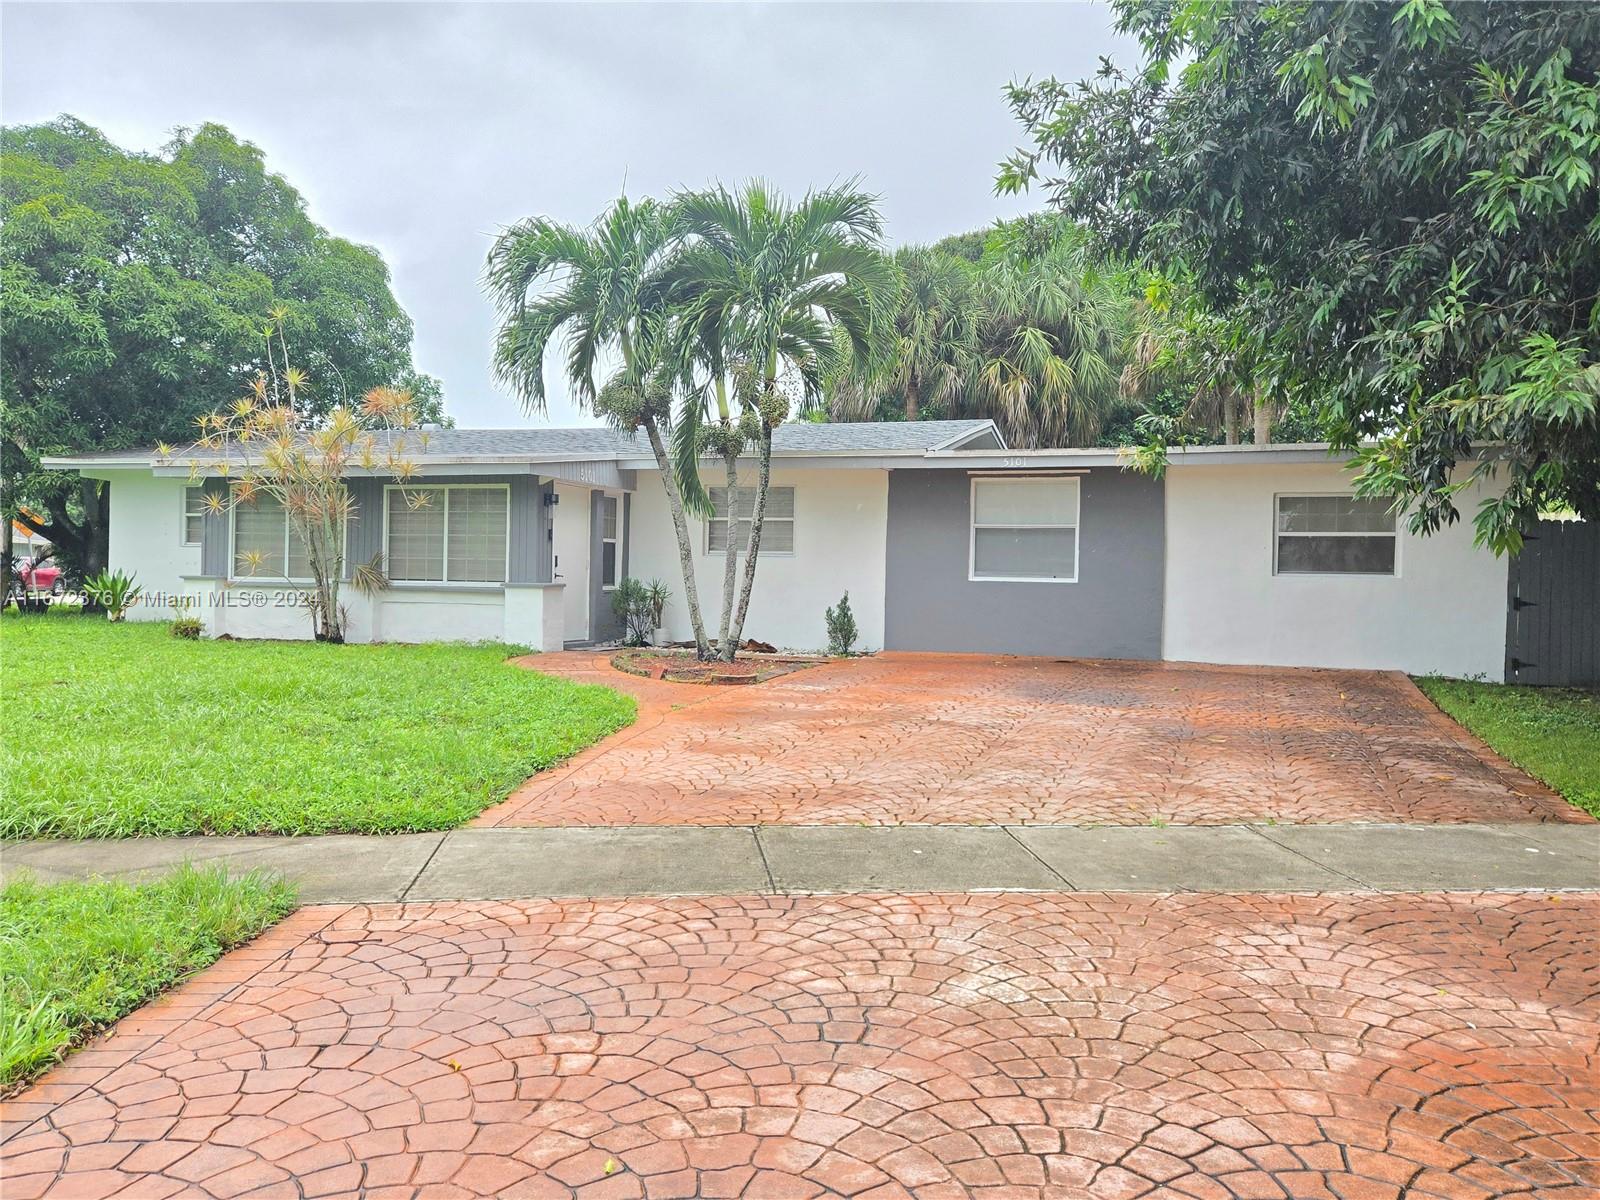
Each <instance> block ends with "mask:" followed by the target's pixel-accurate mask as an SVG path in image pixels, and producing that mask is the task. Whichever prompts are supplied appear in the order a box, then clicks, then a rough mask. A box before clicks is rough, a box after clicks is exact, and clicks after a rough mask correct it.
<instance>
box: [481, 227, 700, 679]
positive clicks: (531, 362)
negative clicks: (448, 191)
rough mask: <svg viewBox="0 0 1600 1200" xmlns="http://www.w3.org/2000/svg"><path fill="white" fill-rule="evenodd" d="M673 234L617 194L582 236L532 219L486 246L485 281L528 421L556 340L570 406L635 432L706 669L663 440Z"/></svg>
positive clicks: (500, 354) (510, 380) (499, 362)
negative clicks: (661, 506) (652, 467)
mask: <svg viewBox="0 0 1600 1200" xmlns="http://www.w3.org/2000/svg"><path fill="white" fill-rule="evenodd" d="M680 233H681V228H680V225H679V223H678V220H677V216H676V214H675V213H674V211H673V209H672V207H671V206H667V205H662V204H658V203H656V202H655V201H653V200H645V201H642V202H640V203H638V204H634V203H632V202H630V201H629V200H628V199H627V197H626V196H624V197H622V198H620V199H618V200H617V202H616V203H615V204H614V205H612V207H611V209H610V210H609V211H608V212H606V213H605V214H604V215H602V216H601V217H600V218H599V219H598V220H597V221H595V223H594V224H593V225H591V226H589V227H588V228H586V229H578V228H575V227H573V226H571V225H563V224H561V223H559V222H556V221H551V220H549V219H547V218H544V217H531V218H529V219H527V220H525V221H520V222H518V223H517V224H515V225H513V226H511V227H510V228H509V229H506V230H505V231H503V232H502V233H501V234H500V236H499V237H498V238H496V239H495V244H494V247H493V248H492V249H491V250H490V252H489V261H488V265H487V267H486V269H485V275H484V278H485V284H486V286H487V287H488V290H489V292H490V294H491V296H492V297H493V298H494V300H495V303H496V305H497V307H498V308H499V310H500V327H499V330H498V331H497V333H496V335H495V354H494V367H495V375H496V377H497V378H498V379H500V380H501V381H502V382H503V383H505V384H507V385H508V386H509V387H511V388H512V389H513V391H515V392H516V394H517V395H518V397H519V398H520V399H521V401H522V405H523V408H524V410H525V411H527V412H528V413H530V414H535V413H539V414H542V413H543V412H544V411H545V407H546V400H545V386H544V368H545V359H546V357H547V355H548V353H549V351H550V349H551V347H552V346H553V345H555V344H557V343H558V342H559V343H561V344H562V345H564V346H565V348H566V356H565V361H564V362H563V364H562V370H563V371H564V372H565V374H566V377H567V380H568V382H569V383H570V384H571V385H572V387H573V388H574V390H575V391H576V392H577V394H578V395H579V397H581V398H582V399H584V400H586V401H587V402H588V403H589V404H590V405H591V406H593V407H594V408H595V411H597V412H599V413H601V414H602V415H604V416H606V417H608V418H609V419H610V420H611V421H612V423H613V424H614V425H616V426H618V427H619V428H622V429H626V430H634V429H638V428H643V429H644V431H645V435H646V436H647V437H648V439H649V441H650V450H651V452H652V453H653V454H654V455H655V459H656V465H657V467H658V468H659V469H660V472H661V482H662V486H663V487H664V488H665V489H666V493H667V506H668V508H669V509H670V510H671V512H672V525H673V530H674V532H675V533H676V534H677V537H678V558H679V562H680V565H681V566H682V568H683V589H684V599H685V602H686V604H687V605H688V609H689V621H690V624H691V626H692V627H693V630H694V640H695V646H696V647H697V649H698V652H699V655H700V657H701V658H702V659H704V658H709V657H710V646H709V643H708V641H707V639H706V633H705V623H704V622H703V621H702V620H701V616H700V596H699V591H698V589H697V588H696V586H695V574H694V547H693V543H692V542H691V541H690V539H689V524H688V519H687V517H686V516H685V513H684V503H683V497H682V494H681V493H680V491H679V488H678V479H679V476H678V474H677V473H676V472H674V471H673V469H672V465H673V464H672V462H671V460H670V458H669V456H668V452H667V444H666V440H665V439H666V437H667V436H670V430H671V420H672V394H673V387H674V384H675V382H676V379H677V376H676V373H675V372H674V371H673V369H672V364H671V361H670V358H669V357H668V354H667V347H668V338H669V331H670V326H671V319H672V296H671V288H670V285H669V282H668V278H667V277H668V275H669V270H668V268H669V267H670V265H671V263H672V261H673V257H674V253H675V250H676V248H677V246H678V244H679V237H680ZM604 358H610V359H612V361H615V360H617V359H620V360H621V364H622V365H621V368H620V369H619V370H617V371H615V372H614V373H613V374H612V376H611V378H610V379H609V380H608V381H607V383H606V385H605V387H604V388H603V389H597V388H596V385H595V372H596V370H597V368H598V367H599V366H600V364H601V360H602V359H604Z"/></svg>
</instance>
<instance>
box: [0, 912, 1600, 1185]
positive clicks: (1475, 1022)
mask: <svg viewBox="0 0 1600 1200" xmlns="http://www.w3.org/2000/svg"><path fill="white" fill-rule="evenodd" d="M1597 923H1600V895H1596V894H1586V895H1565V896H1555V895H1543V894H1519V895H1511V894H1503V893H1497V894H1481V893H1480V894H1461V893H1456V894H1441V895H1433V896H1395V895H1383V896H1376V895H1365V896H1359V895H1325V896H1311V895H1301V896H1278V897H1268V896H1226V895H1181V896H1138V895H1125V896H1122V895H1119V896H1112V895H1094V894H1080V895H1071V896H1062V895H1054V896H1051V895H1023V894H1008V895H994V894H988V895H952V896H945V895H916V896H906V895H888V896H847V897H830V898H824V897H787V898H784V897H760V898H753V897H731V898H723V899H704V900H685V899H679V900H665V901H643V900H633V901H628V900H615V901H568V902H555V901H527V902H518V903H504V904H489V905H484V904H478V905H467V904H460V903H450V904H441V905H420V904H418V905H405V906H387V907H377V908H343V907H339V908H328V907H323V908H309V909H304V910H302V911H301V912H299V913H298V914H296V915H295V916H293V917H291V918H290V919H289V920H288V921H286V922H284V924H283V925H281V926H279V927H278V928H277V929H276V930H274V931H273V932H271V933H269V934H268V935H266V936H265V937H263V938H261V939H259V940H258V941H257V942H256V943H255V944H253V945H252V946H250V947H247V948H245V949H243V950H241V951H237V952H235V953H234V954H231V955H229V956H228V957H227V958H226V959H224V960H223V962H222V963H221V964H220V965H219V966H217V967H215V968H213V969H211V970H210V971H207V972H206V973H205V974H204V975H203V976H201V977H200V978H199V979H197V980H195V981H193V982H191V983H190V984H188V985H186V986H185V987H183V988H180V989H179V990H178V991H177V992H176V993H175V994H174V995H173V996H171V997H169V998H168V999H167V1000H164V1001H161V1002H158V1003H157V1004H154V1005H152V1006H150V1007H149V1008H147V1009H145V1010H143V1011H142V1012H141V1013H139V1014H138V1015H136V1016H135V1017H132V1018H130V1019H128V1020H126V1021H124V1022H123V1023H122V1024H121V1026H119V1028H118V1033H117V1036H116V1037H115V1038H114V1039H111V1040H109V1041H104V1042H102V1043H99V1044H97V1045H96V1046H93V1047H91V1048H90V1049H88V1050H86V1051H85V1052H83V1053H81V1054H79V1055H78V1056H77V1057H75V1058H74V1059H73V1060H72V1061H71V1063H70V1064H68V1065H67V1066H66V1067H64V1068H61V1069H58V1070H57V1071H56V1072H54V1073H53V1074H52V1075H51V1076H49V1077H47V1078H46V1080H45V1081H44V1082H43V1083H42V1084H40V1085H38V1086H36V1087H34V1088H33V1089H32V1090H31V1091H29V1092H27V1093H25V1094H24V1095H22V1096H21V1097H20V1098H19V1099H17V1100H16V1101H14V1102H12V1103H10V1104H9V1105H6V1106H4V1114H3V1115H4V1117H5V1119H6V1127H5V1128H6V1134H7V1140H6V1142H5V1144H4V1145H3V1146H0V1171H3V1172H4V1175H5V1184H4V1191H5V1196H6V1200H31V1198H33V1197H38V1196H62V1197H72V1198H74V1200H92V1198H94V1197H102V1196H111V1195H116V1196H123V1197H134V1198H143V1200H159V1198H163V1197H168V1196H178V1195H182V1196H203V1197H233V1196H251V1197H269V1196H285V1197H319V1196H361V1197H364V1198H365V1200H389V1198H397V1200H398V1198H405V1200H435V1198H436V1200H447V1198H452V1197H477V1196H482V1197H490V1196H494V1197H503V1198H505V1200H513V1198H515V1197H567V1198H571V1197H577V1198H580V1200H585V1198H594V1200H605V1198H609V1200H633V1198H638V1197H646V1198H652V1200H667V1198H670V1197H743V1198H745V1200H759V1198H768V1200H807V1198H809V1197H818V1196H850V1197H863V1198H870V1200H899V1198H904V1197H907V1196H914V1197H919V1198H922V1200H955V1198H967V1197H973V1198H976V1197H988V1198H991V1200H1044V1198H1045V1197H1056V1198H1059V1200H1068V1198H1093V1200H1119V1198H1124V1197H1189V1198H1192V1200H1230V1198H1245V1197H1256V1198H1264V1197H1274V1198H1277V1200H1286V1198H1287V1200H1396V1198H1398V1197H1402V1196H1404V1197H1408V1198H1412V1200H1417V1198H1421V1197H1439V1198H1448V1200H1488V1198H1489V1197H1499V1196H1508V1195H1513V1194H1514V1195H1518V1196H1528V1197H1534V1198H1538V1197H1544V1198H1548V1200H1557V1198H1560V1200H1568V1198H1570V1200H1579V1198H1580V1197H1585V1198H1587V1197H1593V1196H1595V1195H1597V1194H1600V1005H1597V998H1600V944H1597V942H1596V939H1595V937H1594V930H1595V928H1596V925H1597Z"/></svg>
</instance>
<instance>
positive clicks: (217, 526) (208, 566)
mask: <svg viewBox="0 0 1600 1200" xmlns="http://www.w3.org/2000/svg"><path fill="white" fill-rule="evenodd" d="M202 486H203V487H204V488H205V490H206V495H208V496H221V497H222V498H223V499H224V500H226V499H227V498H228V481H227V480H226V479H208V480H206V481H205V483H204V484H203V485H202ZM229 520H230V517H229V513H228V510H227V508H226V507H224V508H223V509H222V511H220V512H208V513H206V517H205V521H204V523H203V524H202V526H201V530H200V574H202V575H210V576H212V577H213V578H216V579H224V578H226V577H227V575H228V521H229Z"/></svg>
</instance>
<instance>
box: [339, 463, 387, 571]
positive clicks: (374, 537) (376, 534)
mask: <svg viewBox="0 0 1600 1200" xmlns="http://www.w3.org/2000/svg"><path fill="white" fill-rule="evenodd" d="M387 482H388V480H386V479H380V478H373V477H363V478H360V479H351V480H349V481H347V485H348V487H349V488H350V501H351V503H352V504H353V505H354V506H355V511H354V513H353V514H352V519H351V521H350V525H349V533H348V534H347V535H346V537H345V543H344V577H345V578H346V579H349V578H350V577H351V575H352V573H353V572H354V571H355V569H356V567H358V566H360V565H361V564H362V563H368V562H371V561H372V556H373V555H375V554H381V553H383V503H384V491H383V486H384V484H385V483H387Z"/></svg>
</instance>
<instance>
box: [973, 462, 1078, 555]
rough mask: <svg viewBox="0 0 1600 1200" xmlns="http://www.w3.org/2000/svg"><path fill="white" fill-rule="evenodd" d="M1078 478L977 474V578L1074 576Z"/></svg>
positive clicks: (975, 530) (975, 543) (974, 491)
mask: <svg viewBox="0 0 1600 1200" xmlns="http://www.w3.org/2000/svg"><path fill="white" fill-rule="evenodd" d="M1077 564H1078V481H1077V480H1076V479H1070V478H1062V479H977V480H974V481H973V485H972V574H973V577H974V578H976V579H1063V580H1070V579H1076V578H1077V574H1078V565H1077Z"/></svg>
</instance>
